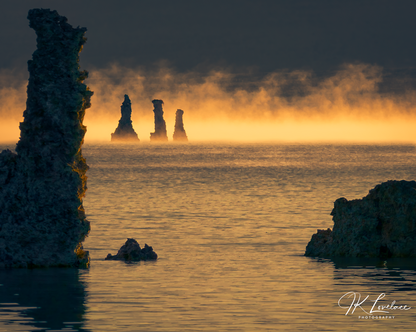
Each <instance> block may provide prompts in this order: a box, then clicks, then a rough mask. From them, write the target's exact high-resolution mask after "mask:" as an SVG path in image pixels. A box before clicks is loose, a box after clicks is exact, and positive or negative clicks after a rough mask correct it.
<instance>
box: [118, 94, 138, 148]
mask: <svg viewBox="0 0 416 332" xmlns="http://www.w3.org/2000/svg"><path fill="white" fill-rule="evenodd" d="M111 141H112V142H115V141H135V142H138V141H140V140H139V137H138V136H137V134H136V132H135V131H134V129H133V123H132V121H131V101H130V98H129V96H128V95H124V101H123V104H122V105H121V119H120V121H119V122H118V127H117V128H116V131H115V132H114V133H113V134H111Z"/></svg>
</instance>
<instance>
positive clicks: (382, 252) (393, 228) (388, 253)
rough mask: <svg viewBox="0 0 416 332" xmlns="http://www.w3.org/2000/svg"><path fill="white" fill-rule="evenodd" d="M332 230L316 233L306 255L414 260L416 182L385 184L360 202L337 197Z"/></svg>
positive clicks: (415, 247)
mask: <svg viewBox="0 0 416 332" xmlns="http://www.w3.org/2000/svg"><path fill="white" fill-rule="evenodd" d="M331 215H332V216H333V220H334V228H333V230H332V231H331V229H329V228H328V229H327V230H318V232H317V233H316V234H314V235H313V236H312V239H311V241H310V242H309V244H308V246H307V247H306V252H305V255H306V256H319V257H327V258H329V257H380V258H389V257H416V182H415V181H387V182H384V183H382V184H379V185H377V186H376V187H375V188H374V189H372V190H370V192H369V194H368V195H367V196H366V197H364V198H363V199H356V200H352V201H348V200H347V199H345V198H339V199H337V200H336V201H335V203H334V209H333V210H332V212H331Z"/></svg>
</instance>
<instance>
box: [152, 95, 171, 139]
mask: <svg viewBox="0 0 416 332" xmlns="http://www.w3.org/2000/svg"><path fill="white" fill-rule="evenodd" d="M152 103H153V107H154V109H153V112H154V113H155V132H154V133H150V141H162V142H163V141H167V140H168V134H167V131H166V122H165V120H164V119H163V108H162V105H163V100H158V99H154V100H152Z"/></svg>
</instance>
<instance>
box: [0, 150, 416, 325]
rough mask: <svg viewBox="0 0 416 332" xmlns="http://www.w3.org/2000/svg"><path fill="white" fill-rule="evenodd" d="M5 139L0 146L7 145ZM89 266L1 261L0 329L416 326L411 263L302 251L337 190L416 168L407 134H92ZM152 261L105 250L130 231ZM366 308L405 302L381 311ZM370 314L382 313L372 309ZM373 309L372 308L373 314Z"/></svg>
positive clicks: (353, 191) (414, 172)
mask: <svg viewBox="0 0 416 332" xmlns="http://www.w3.org/2000/svg"><path fill="white" fill-rule="evenodd" d="M1 148H4V147H1ZM84 155H85V157H86V159H87V163H88V164H89V166H90V170H89V171H88V191H87V195H86V198H85V202H84V206H85V210H86V212H87V215H88V218H89V220H90V221H91V225H92V231H91V233H90V236H89V238H88V239H87V241H86V243H85V245H84V246H85V248H86V249H87V250H89V251H90V255H91V257H92V261H91V268H90V269H89V270H80V271H78V270H73V269H40V270H11V271H0V284H1V286H0V331H32V330H33V331H42V330H45V329H48V331H53V330H60V331H61V330H65V331H74V330H81V331H276V330H282V331H286V330H287V331H289V330H293V331H340V330H348V331H380V330H392V329H395V330H400V331H405V330H414V324H415V322H416V299H415V290H416V264H415V263H414V262H413V261H406V260H388V261H387V262H383V261H378V260H375V261H374V260H355V261H354V260H324V259H315V258H309V257H304V256H303V253H304V250H305V246H306V244H307V243H308V241H309V240H310V237H311V235H312V234H313V233H315V232H316V229H317V228H327V227H332V224H333V223H332V220H331V216H330V215H329V213H330V212H331V209H332V207H333V202H334V201H335V199H337V198H339V197H342V196H344V197H346V198H348V199H354V198H361V197H363V196H365V195H366V194H367V193H368V191H369V189H371V188H373V187H374V186H375V185H376V184H378V183H381V182H383V181H386V180H391V179H400V180H401V179H405V180H414V179H416V169H415V167H414V165H416V148H415V146H414V145H323V144H322V145H296V144H226V143H212V144H211V143H201V144H196V143H190V144H172V143H170V144H150V143H140V144H136V145H129V144H125V145H120V144H117V145H113V144H87V145H86V146H85V147H84ZM128 237H129V238H130V237H133V238H135V239H136V240H138V242H139V243H140V244H141V245H144V244H145V243H147V244H149V245H151V246H153V248H154V249H155V251H156V252H157V254H158V255H159V259H158V260H157V261H156V262H140V263H131V264H127V263H124V262H114V261H104V257H106V255H107V254H108V253H110V252H111V253H112V254H115V253H116V252H117V250H118V249H119V248H120V246H121V245H122V244H123V243H124V242H125V241H126V238H128ZM347 292H360V293H361V296H362V298H361V301H363V300H364V298H365V297H366V296H367V295H369V298H368V299H367V300H365V301H364V302H363V304H362V306H361V307H362V308H363V309H364V310H366V311H367V312H369V311H370V309H371V306H372V305H373V304H374V302H371V301H375V300H376V299H377V297H378V296H379V295H380V294H382V293H384V294H386V295H385V298H384V299H380V300H379V301H378V303H377V304H376V305H377V306H378V305H387V304H391V303H392V302H393V301H396V303H395V304H396V305H407V306H408V307H409V306H410V307H412V308H411V309H409V310H399V309H397V310H390V313H389V314H385V316H391V317H393V316H394V319H393V318H388V319H387V318H386V319H373V318H364V319H361V318H359V316H363V315H364V316H368V315H365V314H364V311H363V310H362V309H360V307H358V308H357V309H356V311H355V312H354V313H351V312H350V313H349V314H348V315H346V313H347V310H348V308H347V307H348V305H349V304H350V303H351V301H352V298H349V299H347V298H344V299H343V300H342V301H341V305H342V306H343V307H345V308H341V307H340V306H339V305H338V301H339V299H340V298H341V297H342V296H343V295H344V294H345V293H347ZM376 316H377V315H376ZM373 317H374V315H373Z"/></svg>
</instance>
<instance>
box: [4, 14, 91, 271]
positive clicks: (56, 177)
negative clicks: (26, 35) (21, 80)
mask: <svg viewBox="0 0 416 332" xmlns="http://www.w3.org/2000/svg"><path fill="white" fill-rule="evenodd" d="M28 19H29V21H30V27H31V28H33V29H34V30H35V32H36V34H37V50H36V51H35V52H34V53H33V57H32V60H30V61H28V68H29V74H30V77H29V84H28V87H27V103H26V110H25V111H24V113H23V116H24V121H23V122H22V123H21V124H20V130H21V134H20V140H19V142H18V143H17V147H16V152H17V153H16V154H15V153H12V152H11V151H9V150H6V151H3V152H2V153H1V154H0V267H46V266H72V267H87V266H88V264H89V257H88V252H86V251H84V250H83V248H82V242H83V241H84V239H85V237H86V236H87V235H88V232H89V231H90V223H89V221H88V220H87V219H86V217H85V212H84V208H83V206H82V199H83V197H84V194H85V190H86V179H87V177H86V175H85V174H86V171H87V169H88V166H87V164H86V162H85V159H84V158H83V156H82V153H81V146H82V143H83V140H84V135H85V132H86V128H85V126H84V125H83V124H82V121H83V119H84V115H85V109H86V108H89V107H90V106H91V105H90V98H91V96H92V94H93V93H92V92H91V91H89V89H88V87H87V86H86V85H85V84H83V81H84V79H85V78H86V77H87V76H88V73H87V72H86V71H82V72H80V71H79V64H78V61H79V57H78V54H79V52H80V51H81V49H82V46H83V44H84V43H85V41H86V38H85V37H84V34H85V32H86V29H85V28H75V29H74V28H72V26H71V25H69V24H68V23H67V19H66V18H65V17H63V16H60V15H58V13H57V12H56V11H51V10H49V9H32V10H30V11H29V14H28Z"/></svg>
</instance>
